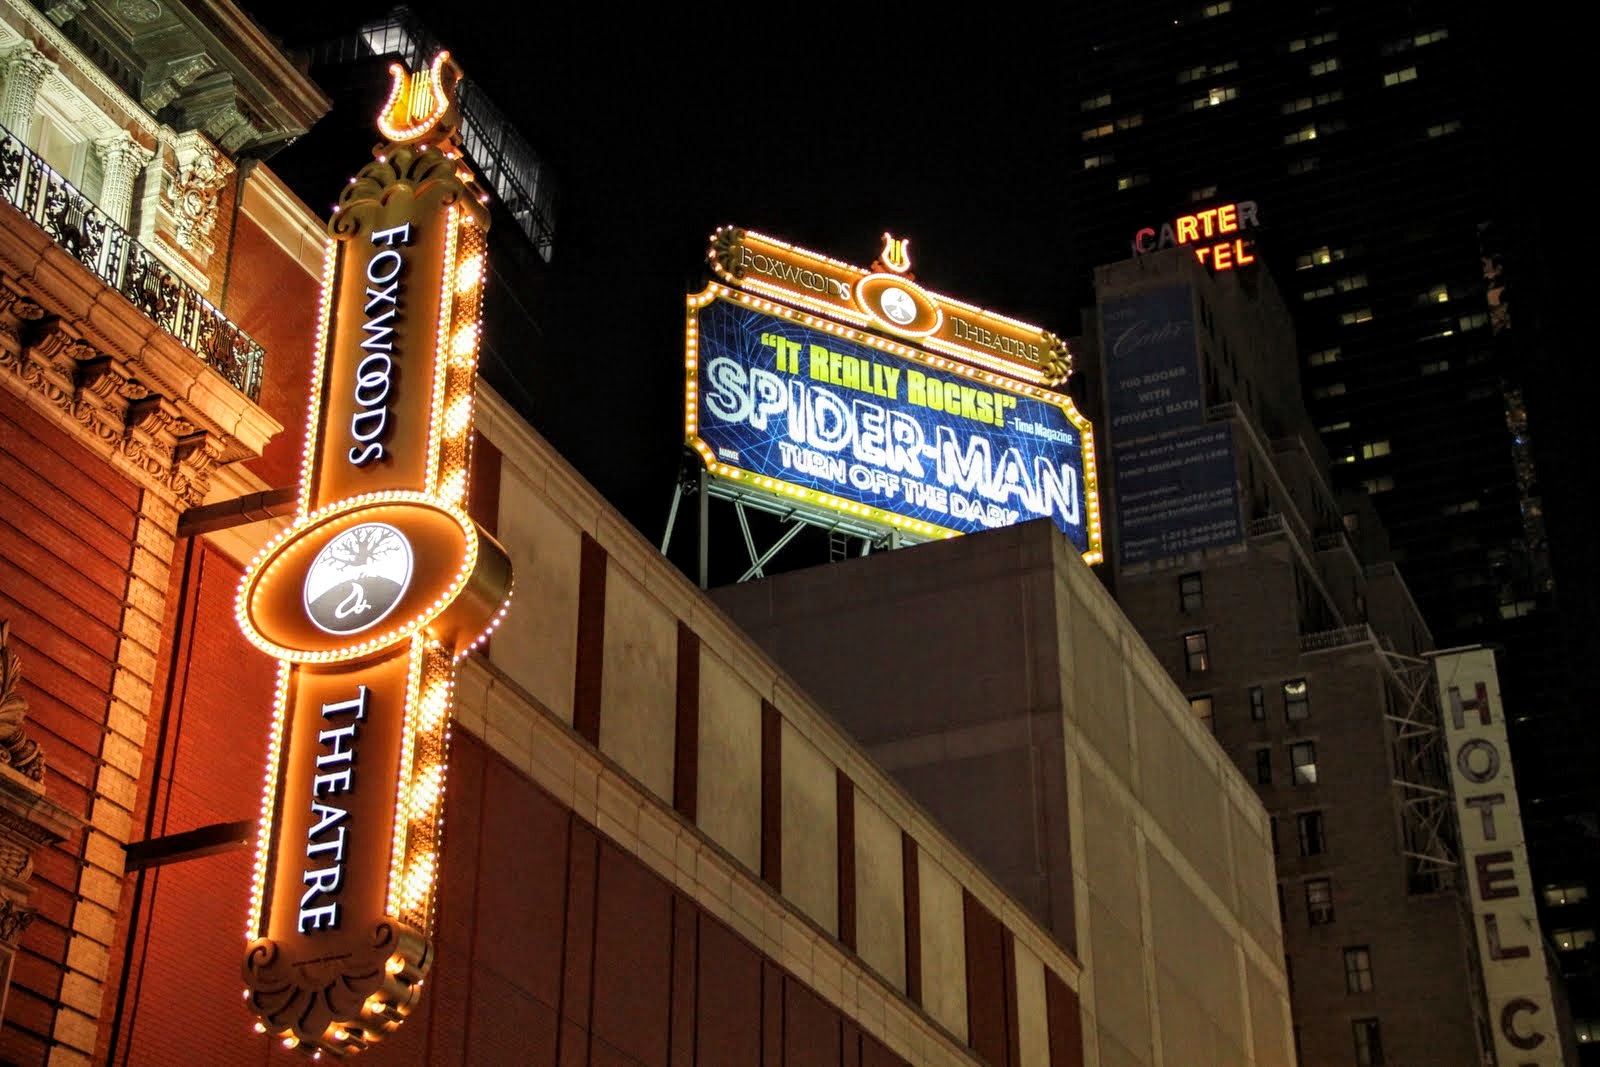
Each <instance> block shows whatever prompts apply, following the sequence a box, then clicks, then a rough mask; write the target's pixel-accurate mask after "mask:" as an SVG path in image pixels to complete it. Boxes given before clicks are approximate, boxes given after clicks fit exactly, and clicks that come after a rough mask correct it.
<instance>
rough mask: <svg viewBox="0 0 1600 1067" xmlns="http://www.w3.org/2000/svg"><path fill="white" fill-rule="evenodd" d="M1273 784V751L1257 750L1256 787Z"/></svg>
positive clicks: (1266, 749)
mask: <svg viewBox="0 0 1600 1067" xmlns="http://www.w3.org/2000/svg"><path fill="white" fill-rule="evenodd" d="M1271 784H1272V749H1270V748H1258V749H1256V785H1271Z"/></svg>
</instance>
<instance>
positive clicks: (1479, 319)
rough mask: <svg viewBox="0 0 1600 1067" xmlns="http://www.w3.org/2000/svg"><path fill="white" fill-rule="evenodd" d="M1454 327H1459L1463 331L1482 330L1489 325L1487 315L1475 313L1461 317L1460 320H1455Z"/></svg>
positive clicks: (1480, 312) (1484, 312)
mask: <svg viewBox="0 0 1600 1067" xmlns="http://www.w3.org/2000/svg"><path fill="white" fill-rule="evenodd" d="M1456 325H1458V326H1460V327H1461V328H1462V329H1463V330H1479V329H1482V328H1483V327H1485V326H1487V325H1489V313H1488V312H1487V311H1476V312H1473V313H1472V314H1471V315H1463V316H1461V318H1459V319H1457V320H1456Z"/></svg>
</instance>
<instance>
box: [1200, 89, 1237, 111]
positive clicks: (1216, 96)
mask: <svg viewBox="0 0 1600 1067" xmlns="http://www.w3.org/2000/svg"><path fill="white" fill-rule="evenodd" d="M1237 99H1239V90H1238V89H1237V88H1235V87H1233V86H1231V85H1219V86H1215V87H1214V88H1212V89H1209V90H1207V91H1206V95H1205V96H1202V97H1200V98H1199V99H1197V100H1192V101H1190V103H1189V110H1191V111H1200V110H1202V109H1203V108H1208V107H1216V106H1217V105H1218V104H1221V103H1225V102H1226V101H1229V100H1237Z"/></svg>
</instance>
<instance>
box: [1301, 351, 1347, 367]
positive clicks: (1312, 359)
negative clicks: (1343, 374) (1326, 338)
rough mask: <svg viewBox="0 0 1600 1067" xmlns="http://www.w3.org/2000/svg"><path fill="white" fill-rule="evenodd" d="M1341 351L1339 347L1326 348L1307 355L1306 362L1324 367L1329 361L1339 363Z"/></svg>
mask: <svg viewBox="0 0 1600 1067" xmlns="http://www.w3.org/2000/svg"><path fill="white" fill-rule="evenodd" d="M1341 351H1342V350H1341V349H1338V348H1324V349H1321V350H1319V351H1316V352H1313V353H1311V354H1310V355H1309V356H1307V357H1306V362H1307V363H1309V364H1311V365H1312V366H1313V367H1322V366H1326V365H1327V364H1329V363H1337V362H1339V356H1340V354H1341Z"/></svg>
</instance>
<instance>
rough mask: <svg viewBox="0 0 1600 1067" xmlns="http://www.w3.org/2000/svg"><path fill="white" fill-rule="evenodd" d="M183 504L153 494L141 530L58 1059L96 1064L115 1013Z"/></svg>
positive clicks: (87, 843)
mask: <svg viewBox="0 0 1600 1067" xmlns="http://www.w3.org/2000/svg"><path fill="white" fill-rule="evenodd" d="M177 524H178V508H177V506H176V503H175V502H174V501H173V500H171V499H169V498H163V497H162V496H160V495H158V494H156V493H154V492H150V491H148V490H147V491H146V492H145V493H144V495H143V499H142V500H141V502H140V508H139V518H138V524H137V526H136V527H135V531H134V548H133V566H132V567H131V568H130V570H129V573H128V586H127V592H126V596H125V597H124V601H123V602H124V608H123V614H122V627H121V636H120V639H119V641H118V645H117V656H116V665H115V668H114V669H113V673H112V681H111V693H110V700H109V703H108V705H107V709H106V722H105V740H104V743H103V747H102V749H101V753H100V755H101V759H100V763H99V766H98V769H97V771H96V773H95V779H94V782H93V799H92V801H91V806H90V809H89V821H88V826H87V827H86V833H85V838H84V852H83V857H82V861H83V866H82V875H81V877H80V881H79V886H78V901H77V904H76V905H75V907H74V909H73V915H72V925H71V929H70V931H69V934H68V943H67V956H66V959H67V967H66V973H65V974H64V975H63V976H62V983H61V1010H60V1011H59V1012H58V1014H57V1015H56V1023H55V1032H54V1034H53V1035H52V1036H53V1038H54V1040H55V1042H56V1045H55V1047H54V1048H53V1049H52V1050H51V1053H50V1060H49V1062H50V1064H51V1065H52V1067H54V1065H57V1064H62V1065H66V1064H73V1065H76V1064H88V1063H90V1062H91V1060H92V1057H93V1055H94V1052H95V1043H96V1040H97V1036H98V1031H99V1025H100V1017H101V1014H102V1012H103V1011H104V1010H106V1007H107V1004H108V1000H107V997H106V993H107V990H108V981H109V968H110V952H111V943H112V939H113V936H114V934H115V931H116V914H117V907H118V903H119V901H120V899H121V896H122V883H123V876H124V874H125V868H126V853H125V851H124V846H125V845H127V844H128V843H129V842H130V841H131V840H132V835H133V832H134V823H133V811H134V807H135V804H136V800H137V786H138V781H139V771H140V767H141V765H142V764H143V761H144V758H145V751H144V745H145V725H146V723H147V722H148V719H149V714H150V711H151V709H152V706H153V704H152V700H153V693H154V687H155V683H156V663H157V659H156V657H157V652H158V650H159V648H160V645H161V635H162V629H163V618H164V615H165V607H166V599H167V585H168V576H169V574H170V573H171V567H172V560H173V553H174V551H175V549H176V546H177V539H176V530H177Z"/></svg>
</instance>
